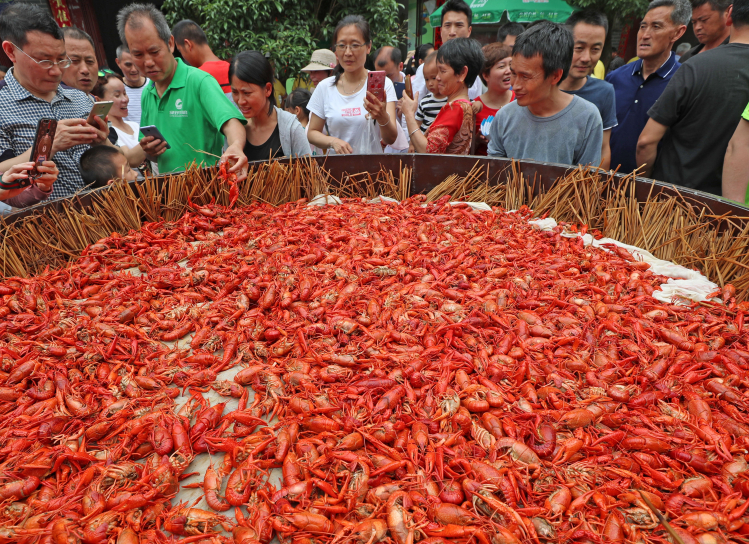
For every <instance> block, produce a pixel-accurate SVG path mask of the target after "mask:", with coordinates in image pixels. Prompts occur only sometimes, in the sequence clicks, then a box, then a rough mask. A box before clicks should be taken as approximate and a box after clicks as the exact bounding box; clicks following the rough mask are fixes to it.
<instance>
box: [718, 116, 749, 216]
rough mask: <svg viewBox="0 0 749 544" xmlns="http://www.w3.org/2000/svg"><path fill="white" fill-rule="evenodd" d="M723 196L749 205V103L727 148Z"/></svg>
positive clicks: (724, 161) (724, 164)
mask: <svg viewBox="0 0 749 544" xmlns="http://www.w3.org/2000/svg"><path fill="white" fill-rule="evenodd" d="M723 196H724V197H725V198H728V199H730V200H735V201H736V202H743V203H744V205H745V206H747V207H749V104H747V106H746V109H745V110H744V113H743V114H742V115H741V120H740V121H739V126H737V127H736V132H734V133H733V138H731V141H730V142H729V143H728V149H726V157H725V159H724V160H723Z"/></svg>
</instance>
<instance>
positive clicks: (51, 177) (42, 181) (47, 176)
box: [29, 161, 60, 193]
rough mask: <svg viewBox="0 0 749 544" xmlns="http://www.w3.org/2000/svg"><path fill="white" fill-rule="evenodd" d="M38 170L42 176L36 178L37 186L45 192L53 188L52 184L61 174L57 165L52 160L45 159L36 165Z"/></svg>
mask: <svg viewBox="0 0 749 544" xmlns="http://www.w3.org/2000/svg"><path fill="white" fill-rule="evenodd" d="M29 164H31V163H29ZM36 171H37V172H39V173H40V174H41V176H39V177H38V178H36V185H37V187H39V189H41V190H42V191H44V192H45V193H48V192H50V191H51V190H52V184H53V183H54V182H55V181H57V176H58V175H59V174H60V171H59V170H58V169H57V166H56V165H55V163H54V162H52V161H44V162H43V163H42V164H40V165H38V166H37V167H36Z"/></svg>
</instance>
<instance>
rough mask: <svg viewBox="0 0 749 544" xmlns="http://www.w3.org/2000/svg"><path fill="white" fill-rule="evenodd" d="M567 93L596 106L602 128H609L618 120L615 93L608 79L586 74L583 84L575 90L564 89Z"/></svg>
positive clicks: (616, 123)
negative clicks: (604, 79)
mask: <svg viewBox="0 0 749 544" xmlns="http://www.w3.org/2000/svg"><path fill="white" fill-rule="evenodd" d="M564 92H566V93H567V94H571V95H575V96H579V97H580V98H584V99H585V100H587V101H588V102H590V103H591V104H593V105H595V107H597V108H598V113H600V114H601V120H602V121H603V130H611V129H612V128H614V127H615V126H616V125H618V124H619V122H618V121H617V120H616V95H615V93H614V86H613V85H612V84H611V83H609V82H608V81H603V80H602V79H596V78H594V77H590V76H588V78H587V81H586V82H585V85H583V87H582V88H581V89H578V90H577V91H564Z"/></svg>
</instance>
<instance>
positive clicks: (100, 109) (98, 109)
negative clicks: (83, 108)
mask: <svg viewBox="0 0 749 544" xmlns="http://www.w3.org/2000/svg"><path fill="white" fill-rule="evenodd" d="M112 104H114V102H111V101H110V102H97V103H95V104H94V105H93V107H92V108H91V113H89V114H88V119H86V122H87V123H88V124H89V125H92V124H93V123H94V117H101V120H102V121H103V120H104V118H105V117H106V116H107V114H108V113H109V110H111V109H112Z"/></svg>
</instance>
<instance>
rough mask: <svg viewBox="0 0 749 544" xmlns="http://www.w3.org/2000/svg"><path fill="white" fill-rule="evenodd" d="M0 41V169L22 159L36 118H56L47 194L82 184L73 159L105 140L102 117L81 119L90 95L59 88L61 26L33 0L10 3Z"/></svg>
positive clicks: (0, 19) (63, 65)
mask: <svg viewBox="0 0 749 544" xmlns="http://www.w3.org/2000/svg"><path fill="white" fill-rule="evenodd" d="M0 41H2V48H3V51H4V52H5V54H6V55H7V56H8V58H9V59H10V60H11V62H12V63H13V68H11V69H10V70H9V71H8V73H7V75H6V76H5V80H4V81H3V82H2V86H1V87H0V172H5V171H7V170H8V169H9V168H10V167H11V166H13V165H14V164H19V163H23V162H28V161H29V160H30V158H31V146H32V145H33V143H34V136H35V134H36V128H37V124H38V123H39V120H40V119H43V118H51V119H57V121H58V125H57V134H56V135H55V139H54V142H53V143H52V155H53V156H54V160H55V163H56V164H57V167H58V168H59V170H60V175H59V178H58V181H57V182H56V183H55V184H54V186H53V190H52V198H64V197H68V196H71V195H72V194H74V193H75V192H76V191H78V190H80V189H82V188H83V186H84V184H83V178H82V177H81V174H80V171H79V167H78V165H79V161H80V158H81V155H83V152H84V151H86V150H87V149H88V148H89V147H90V146H91V145H95V144H100V143H103V142H107V135H108V134H109V131H108V130H107V126H106V123H104V122H103V121H102V120H101V119H99V118H98V117H97V118H96V119H95V121H94V123H95V126H92V125H90V124H88V123H87V122H86V118H87V117H88V115H89V113H90V111H91V101H90V99H89V98H88V97H87V96H86V95H85V94H84V93H82V92H80V91H78V90H74V89H65V88H63V87H62V86H61V85H60V83H61V82H62V76H63V72H64V71H65V70H66V69H67V68H69V67H70V65H71V61H70V59H69V58H68V56H67V54H66V52H65V41H64V37H63V33H62V30H61V29H60V27H59V26H57V23H56V22H55V20H54V19H53V18H52V16H51V15H49V14H48V13H47V12H45V11H44V10H42V9H41V8H39V7H37V6H36V5H33V4H25V3H23V4H21V3H19V4H13V5H11V6H9V7H8V8H6V9H5V10H4V11H3V13H2V14H0Z"/></svg>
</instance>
